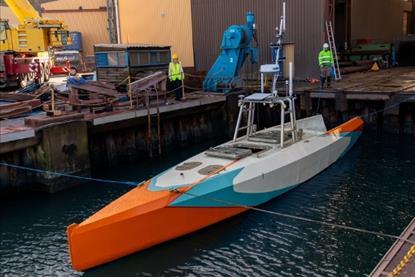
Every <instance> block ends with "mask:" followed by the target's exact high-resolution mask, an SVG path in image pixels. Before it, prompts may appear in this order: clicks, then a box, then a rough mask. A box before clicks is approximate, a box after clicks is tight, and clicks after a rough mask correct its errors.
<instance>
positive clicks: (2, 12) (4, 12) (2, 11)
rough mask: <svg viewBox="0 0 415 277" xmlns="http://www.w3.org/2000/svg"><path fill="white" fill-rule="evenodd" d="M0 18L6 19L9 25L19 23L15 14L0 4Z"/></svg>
mask: <svg viewBox="0 0 415 277" xmlns="http://www.w3.org/2000/svg"><path fill="white" fill-rule="evenodd" d="M0 18H1V19H7V20H8V21H9V24H10V26H16V25H18V24H19V21H18V20H17V18H16V16H15V15H14V14H13V13H12V11H11V10H10V9H9V7H6V6H0Z"/></svg>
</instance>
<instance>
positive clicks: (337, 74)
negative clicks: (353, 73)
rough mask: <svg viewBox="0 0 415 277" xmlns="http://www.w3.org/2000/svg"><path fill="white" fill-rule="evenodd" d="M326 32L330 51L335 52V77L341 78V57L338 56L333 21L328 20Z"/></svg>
mask: <svg viewBox="0 0 415 277" xmlns="http://www.w3.org/2000/svg"><path fill="white" fill-rule="evenodd" d="M326 34H327V38H328V41H329V47H330V51H331V52H332V53H333V59H334V77H335V79H336V80H341V78H342V76H341V73H340V66H339V58H338V56H337V49H336V41H335V40H334V32H333V24H332V23H331V21H326Z"/></svg>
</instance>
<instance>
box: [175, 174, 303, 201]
mask: <svg viewBox="0 0 415 277" xmlns="http://www.w3.org/2000/svg"><path fill="white" fill-rule="evenodd" d="M241 170H242V168H240V169H236V170H233V171H231V172H229V173H226V174H221V175H220V176H215V177H213V178H211V179H209V180H206V181H205V182H203V183H201V184H199V185H197V186H195V187H194V188H192V189H191V190H190V191H189V193H190V194H192V195H189V194H183V195H182V196H180V197H179V198H177V199H176V200H175V201H173V202H172V203H171V204H170V206H171V207H233V206H235V205H232V204H231V203H225V202H226V201H229V202H232V203H238V204H241V205H246V206H257V205H260V204H262V203H265V202H267V201H269V200H271V199H272V198H274V197H277V196H279V195H281V194H283V193H285V192H287V191H289V190H291V189H293V188H295V187H296V186H297V185H294V186H290V187H287V188H284V189H279V190H275V191H272V192H268V193H240V192H236V191H235V190H234V186H233V184H234V182H233V179H234V178H235V177H236V176H237V175H238V174H239V172H241ZM193 195H198V196H201V197H194V196H193ZM209 198H211V199H212V198H213V199H218V200H223V201H224V202H220V201H214V200H210V199H209Z"/></svg>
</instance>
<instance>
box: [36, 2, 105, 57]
mask: <svg viewBox="0 0 415 277" xmlns="http://www.w3.org/2000/svg"><path fill="white" fill-rule="evenodd" d="M106 2H107V1H106V0H88V1H85V0H70V1H68V0H59V1H53V2H49V3H43V4H42V16H43V17H49V18H58V19H60V20H63V21H64V22H65V23H66V24H67V25H68V27H69V30H71V31H78V32H81V33H82V40H83V46H84V47H83V48H84V55H93V54H94V44H97V43H109V35H108V19H107V18H108V17H107V9H106V6H107V3H106Z"/></svg>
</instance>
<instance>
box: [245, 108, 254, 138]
mask: <svg viewBox="0 0 415 277" xmlns="http://www.w3.org/2000/svg"><path fill="white" fill-rule="evenodd" d="M252 105H253V103H252V102H249V107H248V120H247V126H248V128H247V129H246V137H247V138H248V137H249V135H250V134H251V117H252Z"/></svg>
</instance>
